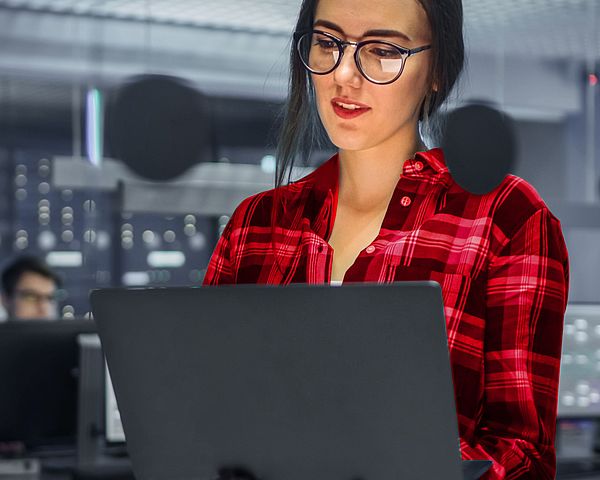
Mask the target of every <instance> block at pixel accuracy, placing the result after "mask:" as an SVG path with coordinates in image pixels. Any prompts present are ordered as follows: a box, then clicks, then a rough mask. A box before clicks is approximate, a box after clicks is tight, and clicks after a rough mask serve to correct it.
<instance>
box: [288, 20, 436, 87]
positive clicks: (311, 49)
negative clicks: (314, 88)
mask: <svg viewBox="0 0 600 480" xmlns="http://www.w3.org/2000/svg"><path fill="white" fill-rule="evenodd" d="M294 41H295V43H296V50H297V51H298V54H299V55H300V60H301V61H302V63H303V64H304V67H305V68H306V69H307V70H308V71H309V72H312V73H315V74H317V75H326V74H328V73H331V72H333V71H334V70H335V69H336V68H337V67H338V66H339V64H340V63H341V61H342V57H343V56H344V50H345V48H346V46H348V45H352V46H353V47H355V48H356V50H355V52H354V61H355V62H356V66H357V67H358V70H359V72H360V73H361V74H362V75H363V77H365V78H366V79H367V80H369V81H370V82H373V83H376V84H378V85H386V84H388V83H392V82H395V81H396V80H398V78H400V75H402V71H403V70H404V65H405V64H406V60H407V59H408V57H410V56H411V55H414V54H415V53H419V52H422V51H424V50H428V49H430V48H431V45H425V46H422V47H417V48H413V49H408V48H404V47H401V46H400V45H396V44H394V43H391V42H387V41H385V40H364V41H362V42H347V41H344V40H341V39H339V38H337V37H336V36H334V35H332V34H331V33H327V32H323V31H321V30H310V31H305V32H295V33H294Z"/></svg>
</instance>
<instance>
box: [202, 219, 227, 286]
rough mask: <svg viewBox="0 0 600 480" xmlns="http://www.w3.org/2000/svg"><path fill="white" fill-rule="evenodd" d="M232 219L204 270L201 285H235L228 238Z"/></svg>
mask: <svg viewBox="0 0 600 480" xmlns="http://www.w3.org/2000/svg"><path fill="white" fill-rule="evenodd" d="M232 219H233V216H232V218H231V219H230V220H229V222H228V223H227V225H226V226H225V228H224V229H223V234H222V235H221V238H219V241H218V242H217V246H216V247H215V249H214V251H213V254H212V256H211V258H210V261H209V262H208V267H207V268H206V275H204V280H203V281H202V285H203V286H206V285H227V284H232V283H235V275H234V272H233V266H232V263H231V245H230V236H231V230H232V224H233V222H232Z"/></svg>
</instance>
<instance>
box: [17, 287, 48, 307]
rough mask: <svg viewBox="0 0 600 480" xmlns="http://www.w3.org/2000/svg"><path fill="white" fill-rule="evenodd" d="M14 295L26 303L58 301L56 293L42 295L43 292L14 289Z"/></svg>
mask: <svg viewBox="0 0 600 480" xmlns="http://www.w3.org/2000/svg"><path fill="white" fill-rule="evenodd" d="M15 297H16V298H18V299H19V300H21V301H23V302H26V303H43V302H48V303H50V304H53V305H54V304H56V303H57V302H58V294H57V293H54V294H49V295H44V294H43V293H39V292H36V291H34V290H27V289H23V290H15Z"/></svg>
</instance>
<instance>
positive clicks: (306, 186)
mask: <svg viewBox="0 0 600 480" xmlns="http://www.w3.org/2000/svg"><path fill="white" fill-rule="evenodd" d="M336 161H337V158H336V156H334V157H332V158H330V159H329V160H328V161H326V162H325V163H323V164H322V165H321V166H319V167H318V168H316V169H315V170H313V171H312V172H309V173H307V174H306V175H304V176H303V177H302V178H300V179H298V180H296V181H294V182H292V183H289V184H287V185H282V186H280V187H277V188H272V189H270V190H265V191H263V192H260V193H256V194H254V195H252V196H250V197H248V198H246V199H244V200H243V201H242V202H241V203H240V204H239V205H238V206H237V208H236V209H235V211H234V213H233V214H232V217H231V222H232V223H233V225H232V227H233V228H235V227H239V228H242V227H244V226H270V225H271V218H272V213H273V206H274V205H276V206H277V208H278V217H277V218H278V224H279V225H280V226H282V225H284V224H285V223H286V222H287V221H290V222H291V221H292V219H294V218H295V217H296V216H297V215H296V213H297V212H298V209H305V208H306V207H307V205H309V204H310V205H312V204H313V203H319V201H321V200H322V197H323V196H324V192H325V191H326V190H327V188H330V187H331V186H332V185H333V182H334V179H335V175H336V174H337V170H336V169H337V163H336ZM304 213H305V214H309V212H304Z"/></svg>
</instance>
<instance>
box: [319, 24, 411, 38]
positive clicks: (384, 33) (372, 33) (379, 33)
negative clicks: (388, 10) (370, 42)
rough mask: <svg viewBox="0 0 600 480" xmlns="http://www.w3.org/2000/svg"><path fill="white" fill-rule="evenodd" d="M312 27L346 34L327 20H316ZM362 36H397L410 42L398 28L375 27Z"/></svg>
mask: <svg viewBox="0 0 600 480" xmlns="http://www.w3.org/2000/svg"><path fill="white" fill-rule="evenodd" d="M313 27H325V28H330V29H331V30H335V31H336V32H339V33H341V34H342V35H346V33H345V32H344V30H343V29H342V27H340V26H339V25H336V24H335V23H333V22H330V21H329V20H317V21H316V22H315V23H314V25H313ZM362 36H363V37H399V38H402V39H403V40H406V41H407V42H411V41H412V40H411V38H410V37H409V36H408V35H406V34H405V33H402V32H400V31H398V30H386V29H376V30H368V31H366V32H365V33H363V35H362Z"/></svg>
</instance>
